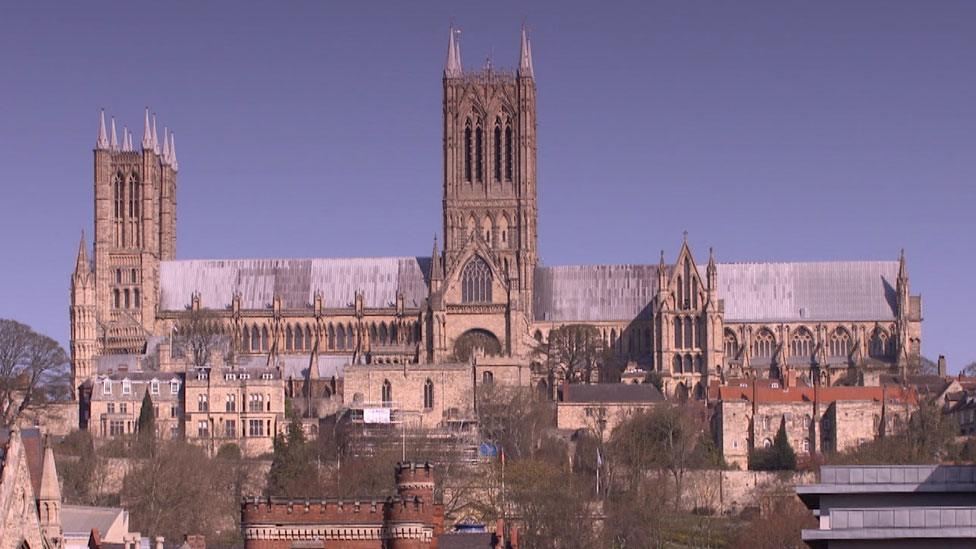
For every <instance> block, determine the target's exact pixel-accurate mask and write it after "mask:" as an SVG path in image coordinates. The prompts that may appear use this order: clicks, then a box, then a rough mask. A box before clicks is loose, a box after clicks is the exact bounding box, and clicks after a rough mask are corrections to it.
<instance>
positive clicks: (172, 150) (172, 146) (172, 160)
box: [169, 132, 180, 171]
mask: <svg viewBox="0 0 976 549" xmlns="http://www.w3.org/2000/svg"><path fill="white" fill-rule="evenodd" d="M169 165H170V166H172V167H173V171H180V163H179V162H177V160H176V134H175V133H173V132H170V133H169Z"/></svg>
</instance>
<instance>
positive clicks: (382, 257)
mask: <svg viewBox="0 0 976 549" xmlns="http://www.w3.org/2000/svg"><path fill="white" fill-rule="evenodd" d="M416 259H430V256H429V255H376V256H329V257H323V256H305V257H267V256H264V257H196V258H183V259H166V260H163V261H162V263H170V264H176V263H189V262H197V263H203V262H212V263H231V262H245V261H253V262H259V261H260V262H273V261H357V260H361V261H393V260H397V261H401V260H416Z"/></svg>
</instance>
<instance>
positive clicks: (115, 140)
mask: <svg viewBox="0 0 976 549" xmlns="http://www.w3.org/2000/svg"><path fill="white" fill-rule="evenodd" d="M109 145H110V146H111V148H112V150H113V151H117V150H119V137H118V135H116V133H115V117H114V116H113V117H112V141H111V142H110V143H109Z"/></svg>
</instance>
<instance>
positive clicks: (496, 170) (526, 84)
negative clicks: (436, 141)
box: [443, 29, 538, 316]
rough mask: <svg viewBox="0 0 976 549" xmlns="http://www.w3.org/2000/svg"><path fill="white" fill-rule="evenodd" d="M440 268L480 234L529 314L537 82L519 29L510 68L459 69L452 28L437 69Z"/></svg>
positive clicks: (452, 261) (517, 304)
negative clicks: (440, 86) (440, 94)
mask: <svg viewBox="0 0 976 549" xmlns="http://www.w3.org/2000/svg"><path fill="white" fill-rule="evenodd" d="M443 83H444V262H445V264H444V270H445V271H450V270H451V269H452V268H453V267H454V265H455V263H456V262H457V261H458V260H459V259H460V258H461V256H462V255H463V249H464V247H465V245H466V244H467V243H468V242H469V241H471V240H472V239H481V240H483V241H484V243H485V244H486V245H487V246H488V247H489V248H490V249H491V250H492V252H493V254H494V256H495V259H496V260H497V261H498V264H499V267H501V270H502V271H503V272H504V274H505V276H506V277H507V279H508V281H509V288H510V291H511V293H512V295H511V304H512V306H513V307H514V308H517V309H520V310H522V311H524V312H525V313H526V315H527V316H528V315H530V314H531V309H532V277H533V272H534V270H535V266H536V263H537V261H538V259H537V257H538V252H537V241H538V239H537V229H536V227H537V224H536V221H537V217H538V208H537V203H536V87H535V77H534V75H533V69H532V51H531V45H530V43H529V40H528V38H527V36H526V34H525V29H522V43H521V51H520V58H519V67H518V69H517V70H515V71H512V70H499V69H495V68H493V67H492V66H491V64H490V63H489V64H487V65H486V66H485V67H484V68H483V69H481V70H478V71H473V72H468V71H465V70H463V68H462V64H461V51H460V46H459V44H458V40H457V33H456V32H455V31H454V30H453V29H452V31H451V36H450V41H449V42H448V53H447V63H446V65H445V68H444V81H443Z"/></svg>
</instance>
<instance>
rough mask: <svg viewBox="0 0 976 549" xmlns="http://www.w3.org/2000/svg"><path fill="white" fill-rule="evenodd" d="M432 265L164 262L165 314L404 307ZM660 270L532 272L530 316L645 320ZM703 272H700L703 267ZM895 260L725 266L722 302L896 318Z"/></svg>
mask: <svg viewBox="0 0 976 549" xmlns="http://www.w3.org/2000/svg"><path fill="white" fill-rule="evenodd" d="M429 270H430V258H428V257H388V258H345V259H231V260H184V261H164V262H162V264H161V267H160V308H161V309H162V310H181V309H185V308H186V307H188V306H189V305H190V300H191V295H192V294H193V293H194V292H198V293H200V297H201V304H202V306H203V307H205V308H215V309H223V308H227V307H229V306H230V304H231V301H232V298H233V295H234V294H235V293H240V294H241V307H242V308H244V309H265V308H268V307H270V306H271V303H272V300H273V298H274V296H275V295H280V296H281V299H282V307H284V308H286V309H302V308H306V307H310V306H311V303H312V302H313V301H314V295H315V292H317V291H318V292H321V293H322V295H323V306H324V307H326V308H344V307H349V306H351V305H352V304H353V301H354V299H355V298H354V294H355V292H356V291H357V290H359V291H362V292H363V294H364V305H365V306H366V307H369V308H383V307H392V306H394V305H395V303H396V295H397V293H398V292H401V293H403V295H404V305H405V306H406V307H410V308H415V307H420V305H421V304H422V303H423V301H424V299H425V298H426V296H427V276H428V273H429ZM657 270H658V266H657V265H569V266H559V267H538V268H537V269H536V271H535V279H534V288H535V289H534V296H533V313H534V317H535V319H536V320H538V321H553V322H573V321H575V322H599V321H629V320H634V319H649V318H650V317H651V309H650V308H651V303H652V301H653V299H654V296H655V294H656V293H657ZM701 271H702V274H704V268H702V269H701ZM897 276H898V262H897V261H831V262H819V263H814V262H811V263H720V264H718V283H719V290H718V297H719V299H722V300H724V303H725V320H726V322H778V321H820V320H832V321H855V320H882V321H885V320H893V319H894V318H895V312H896V297H895V283H896V280H897Z"/></svg>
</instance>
